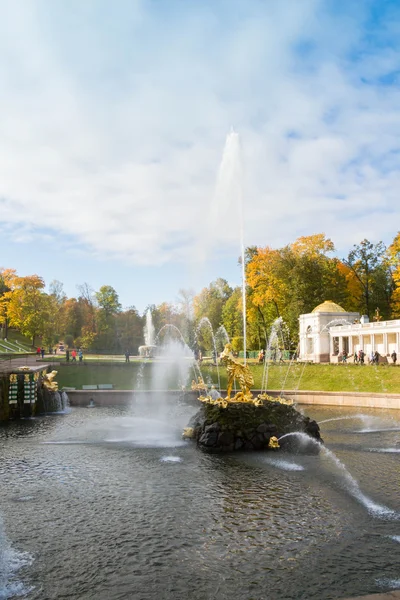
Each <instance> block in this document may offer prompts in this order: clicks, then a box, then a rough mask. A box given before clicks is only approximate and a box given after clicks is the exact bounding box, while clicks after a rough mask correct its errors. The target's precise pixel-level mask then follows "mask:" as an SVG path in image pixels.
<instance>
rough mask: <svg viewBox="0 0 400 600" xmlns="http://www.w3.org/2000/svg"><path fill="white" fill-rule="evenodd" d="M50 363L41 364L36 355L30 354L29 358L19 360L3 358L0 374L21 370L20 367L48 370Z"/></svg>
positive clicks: (0, 360) (0, 361) (21, 357)
mask: <svg viewBox="0 0 400 600" xmlns="http://www.w3.org/2000/svg"><path fill="white" fill-rule="evenodd" d="M57 364H58V363H55V362H54V363H51V365H54V366H55V365H57ZM48 366H49V363H44V362H41V359H40V360H37V357H36V355H35V354H28V355H27V356H20V357H18V358H14V357H13V358H7V359H5V358H3V359H0V373H10V372H12V371H15V370H16V369H19V368H20V367H41V368H43V369H46V368H47V367H48Z"/></svg>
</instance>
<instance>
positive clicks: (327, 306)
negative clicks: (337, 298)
mask: <svg viewBox="0 0 400 600" xmlns="http://www.w3.org/2000/svg"><path fill="white" fill-rule="evenodd" d="M311 312H313V313H317V312H319V313H344V312H346V311H345V310H344V308H342V307H341V306H339V304H336V303H335V302H332V300H325V302H323V303H322V304H318V306H316V307H315V308H314V310H313V311H311Z"/></svg>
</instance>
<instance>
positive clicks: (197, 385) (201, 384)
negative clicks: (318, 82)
mask: <svg viewBox="0 0 400 600" xmlns="http://www.w3.org/2000/svg"><path fill="white" fill-rule="evenodd" d="M191 387H192V390H193V391H195V390H198V391H204V390H206V389H207V386H206V384H205V383H204V381H203V379H202V377H198V379H197V382H196V381H195V380H194V379H193V380H192V386H191Z"/></svg>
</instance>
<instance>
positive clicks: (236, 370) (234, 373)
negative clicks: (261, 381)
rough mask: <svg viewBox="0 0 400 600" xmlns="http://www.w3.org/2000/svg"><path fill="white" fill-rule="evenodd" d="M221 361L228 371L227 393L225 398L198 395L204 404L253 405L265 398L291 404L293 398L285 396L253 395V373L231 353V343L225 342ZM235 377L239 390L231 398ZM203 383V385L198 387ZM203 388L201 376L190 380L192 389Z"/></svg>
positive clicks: (257, 404)
mask: <svg viewBox="0 0 400 600" xmlns="http://www.w3.org/2000/svg"><path fill="white" fill-rule="evenodd" d="M220 360H221V363H222V364H224V365H226V370H227V371H228V385H227V390H226V391H227V395H226V397H225V398H222V397H219V398H213V397H212V396H211V395H207V396H200V397H199V400H200V401H201V402H204V403H205V404H213V405H215V406H219V407H220V408H226V407H227V406H228V404H229V403H233V402H250V403H251V404H254V405H255V406H263V404H264V402H265V400H269V401H270V402H279V403H280V404H288V405H291V404H293V400H286V398H282V397H279V398H273V397H272V396H268V394H265V393H264V394H259V395H258V396H257V398H254V397H253V394H252V393H251V386H252V385H254V378H253V374H252V372H251V371H250V369H249V367H248V366H246V365H244V364H242V363H241V362H239V361H238V360H237V359H236V358H235V357H234V356H233V354H232V346H231V344H226V346H225V348H224V351H223V352H222V354H221V355H220ZM235 379H236V380H237V381H238V383H239V385H240V388H241V391H240V392H237V393H236V394H235V395H234V396H233V398H231V392H232V387H233V384H234V382H235ZM201 384H203V386H204V387H200V385H201ZM194 389H196V390H205V389H206V386H205V384H204V382H203V380H202V379H201V378H199V383H196V382H195V381H192V390H194Z"/></svg>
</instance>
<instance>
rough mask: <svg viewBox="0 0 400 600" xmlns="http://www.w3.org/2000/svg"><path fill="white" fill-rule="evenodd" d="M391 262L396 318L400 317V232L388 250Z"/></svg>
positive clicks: (392, 308) (393, 305) (392, 302)
mask: <svg viewBox="0 0 400 600" xmlns="http://www.w3.org/2000/svg"><path fill="white" fill-rule="evenodd" d="M387 252H388V257H389V262H390V265H391V268H392V277H393V283H394V290H393V293H392V297H391V310H392V315H393V316H394V317H399V316H400V231H399V232H398V233H397V235H396V236H395V238H394V240H393V242H392V244H391V245H390V246H389V248H388V251H387Z"/></svg>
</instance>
